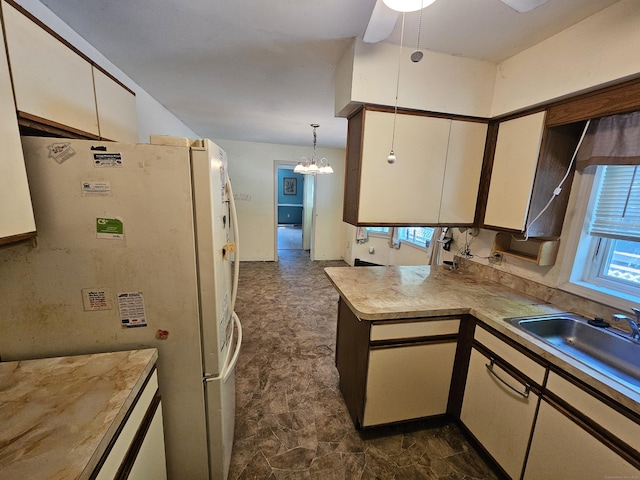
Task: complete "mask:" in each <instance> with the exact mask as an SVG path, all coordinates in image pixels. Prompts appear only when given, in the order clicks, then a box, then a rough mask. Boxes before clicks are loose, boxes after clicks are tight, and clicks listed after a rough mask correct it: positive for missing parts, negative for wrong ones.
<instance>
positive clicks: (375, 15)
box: [362, 0, 400, 43]
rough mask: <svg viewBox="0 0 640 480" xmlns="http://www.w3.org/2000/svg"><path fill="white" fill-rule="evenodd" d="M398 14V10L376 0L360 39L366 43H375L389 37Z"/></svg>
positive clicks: (380, 0)
mask: <svg viewBox="0 0 640 480" xmlns="http://www.w3.org/2000/svg"><path fill="white" fill-rule="evenodd" d="M399 15H400V14H399V13H398V12H396V11H395V10H391V9H390V8H389V7H387V6H386V5H385V4H384V3H383V2H382V0H376V4H375V6H374V7H373V12H371V18H369V24H368V25H367V29H366V30H365V32H364V35H363V37H362V40H363V41H365V42H367V43H376V42H380V41H382V40H385V39H387V38H389V35H391V32H393V29H394V28H395V26H396V23H397V22H398V16H399Z"/></svg>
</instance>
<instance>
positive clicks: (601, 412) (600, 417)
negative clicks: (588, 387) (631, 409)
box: [547, 372, 640, 451]
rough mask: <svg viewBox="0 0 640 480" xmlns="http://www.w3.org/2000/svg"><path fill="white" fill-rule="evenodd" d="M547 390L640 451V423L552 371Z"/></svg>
mask: <svg viewBox="0 0 640 480" xmlns="http://www.w3.org/2000/svg"><path fill="white" fill-rule="evenodd" d="M547 390H549V391H550V392H553V393H555V394H556V395H558V396H559V397H560V398H562V399H563V400H564V401H565V402H567V403H568V404H569V405H571V406H572V407H574V408H575V409H576V410H579V411H580V412H582V413H583V414H584V415H586V416H587V417H589V418H590V419H591V420H593V421H594V422H596V423H598V424H599V425H601V426H602V427H604V428H605V429H607V430H608V431H609V432H611V433H612V434H613V435H615V436H616V437H618V438H619V439H620V440H622V441H623V442H625V443H627V444H629V445H630V446H631V447H633V448H635V449H636V450H638V451H640V425H639V424H637V423H634V422H633V421H632V420H630V419H628V418H627V417H625V416H624V415H622V414H621V413H619V412H617V411H615V410H614V409H613V408H611V407H609V406H608V405H605V404H604V403H602V402H601V401H600V400H598V399H597V398H595V397H593V396H591V395H590V394H589V393H587V392H585V391H584V390H582V389H581V388H580V387H578V386H577V385H574V384H573V383H571V382H569V381H568V380H565V379H564V378H562V377H561V376H559V375H557V374H556V373H553V372H551V373H550V374H549V378H548V379H547Z"/></svg>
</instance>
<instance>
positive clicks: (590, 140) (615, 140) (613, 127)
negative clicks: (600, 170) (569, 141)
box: [576, 112, 640, 170]
mask: <svg viewBox="0 0 640 480" xmlns="http://www.w3.org/2000/svg"><path fill="white" fill-rule="evenodd" d="M591 165H640V112H633V113H627V114H622V115H611V116H609V117H602V118H597V119H594V120H591V123H590V124H589V128H588V129H587V133H586V134H585V137H584V139H583V141H582V144H581V145H580V149H579V150H578V154H577V156H576V169H578V170H582V169H584V168H586V167H588V166H591Z"/></svg>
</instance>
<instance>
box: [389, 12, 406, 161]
mask: <svg viewBox="0 0 640 480" xmlns="http://www.w3.org/2000/svg"><path fill="white" fill-rule="evenodd" d="M403 40H404V12H403V13H402V29H401V30H400V53H399V55H398V76H397V77H396V103H395V106H394V108H393V131H392V132H391V151H390V152H389V155H388V156H387V163H389V164H391V165H393V164H394V163H396V154H395V152H394V151H393V147H394V145H395V141H396V119H397V118H398V92H399V90H400V65H401V64H402V42H403Z"/></svg>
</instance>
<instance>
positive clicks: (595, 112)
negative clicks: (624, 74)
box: [546, 78, 640, 127]
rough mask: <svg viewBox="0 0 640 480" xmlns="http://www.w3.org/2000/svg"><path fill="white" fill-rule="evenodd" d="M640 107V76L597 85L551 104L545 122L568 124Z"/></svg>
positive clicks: (549, 124) (626, 111) (553, 124)
mask: <svg viewBox="0 0 640 480" xmlns="http://www.w3.org/2000/svg"><path fill="white" fill-rule="evenodd" d="M636 110H640V78H635V79H633V80H627V81H624V82H621V83H620V82H618V83H616V84H614V85H609V86H605V87H600V88H596V89H595V90H593V91H590V92H586V93H582V94H577V95H573V96H571V97H570V98H567V99H564V100H560V101H556V102H554V103H552V104H551V105H549V107H548V111H547V118H546V125H547V126H548V127H549V126H555V125H565V124H568V123H575V122H581V121H586V120H588V119H590V118H598V117H604V116H607V115H616V114H620V113H629V112H633V111H636Z"/></svg>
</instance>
